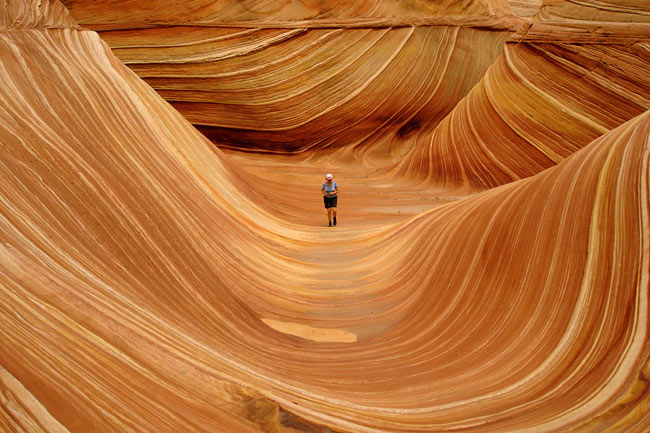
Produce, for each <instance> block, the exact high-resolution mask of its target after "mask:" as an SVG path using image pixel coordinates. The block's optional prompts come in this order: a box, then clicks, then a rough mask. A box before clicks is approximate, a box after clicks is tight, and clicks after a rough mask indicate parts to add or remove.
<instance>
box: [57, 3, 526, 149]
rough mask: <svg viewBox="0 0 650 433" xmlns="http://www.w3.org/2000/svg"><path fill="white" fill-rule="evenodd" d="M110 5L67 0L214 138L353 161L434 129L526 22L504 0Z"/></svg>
mask: <svg viewBox="0 0 650 433" xmlns="http://www.w3.org/2000/svg"><path fill="white" fill-rule="evenodd" d="M113 3H115V2H111V7H107V6H106V5H105V4H104V2H88V1H70V2H67V5H68V7H70V8H71V10H72V12H73V13H74V15H75V17H76V18H77V19H78V20H79V22H80V23H82V24H83V25H85V26H89V27H90V28H92V29H95V30H101V31H100V35H101V37H102V38H103V39H104V40H105V41H106V42H107V43H108V44H109V45H110V46H111V48H112V49H113V51H114V53H115V54H116V55H117V56H118V58H119V59H120V60H122V61H123V62H124V63H125V64H127V65H128V66H129V67H130V68H131V69H132V70H134V71H135V72H136V73H137V74H138V75H139V76H140V77H141V78H143V79H144V80H146V81H147V83H148V84H150V85H151V86H152V87H153V88H154V89H156V90H157V91H158V92H159V93H160V94H161V95H162V96H163V97H165V99H167V100H168V101H170V102H171V103H172V105H173V106H174V108H176V109H177V110H179V111H180V112H181V113H182V114H183V115H184V116H185V117H186V118H187V119H189V120H190V121H191V122H192V123H193V124H195V125H197V127H198V128H199V130H200V131H201V132H202V133H203V134H205V135H206V136H208V137H209V138H211V139H212V140H213V141H215V142H216V143H218V144H219V146H221V147H234V148H239V149H242V148H243V149H254V150H257V151H264V152H274V153H301V152H305V151H307V150H309V149H318V150H322V149H328V150H332V149H337V148H340V147H348V148H354V151H353V152H352V151H350V149H348V150H346V151H345V152H344V156H343V157H344V158H346V159H349V158H357V159H359V158H364V159H366V160H367V159H369V158H371V157H375V158H378V159H382V160H385V159H386V157H387V156H392V157H396V156H401V155H403V154H404V153H405V152H406V151H408V149H410V148H411V147H412V146H414V145H415V143H417V142H419V141H422V140H424V137H427V136H430V135H431V132H432V130H433V129H434V128H435V126H436V125H437V124H438V123H439V122H440V121H441V120H442V119H443V118H444V117H445V116H446V115H447V114H448V113H449V111H450V110H451V109H452V108H453V107H454V106H455V105H456V104H457V103H458V101H459V100H460V99H461V98H462V97H463V96H465V95H466V94H467V93H468V92H469V90H470V89H471V88H472V87H473V86H474V84H476V82H477V81H479V80H480V78H481V77H482V76H483V74H484V73H485V71H486V69H487V68H488V67H489V65H490V64H492V62H493V61H494V59H495V58H496V57H497V56H498V55H499V53H500V52H501V49H502V44H503V42H504V41H505V39H506V38H507V37H508V36H509V35H510V34H511V33H512V32H513V31H515V30H516V29H517V28H518V27H519V25H520V24H521V20H518V19H516V18H515V17H512V16H510V14H511V12H510V8H509V5H508V4H507V3H506V2H503V1H489V2H488V1H467V2H424V1H410V2H404V1H387V0H383V1H376V2H375V1H373V2H367V1H360V2H308V1H292V2H289V1H274V2H258V1H251V2H240V1H236V2H232V1H230V2H216V3H215V2H213V1H205V0H202V1H196V2H182V3H183V7H184V10H187V12H182V13H179V11H178V9H177V8H175V7H173V6H170V5H169V4H168V2H164V5H163V4H162V3H161V4H160V5H158V6H156V4H152V3H151V2H143V3H141V5H140V6H138V7H136V8H132V7H127V6H120V5H119V4H118V5H113ZM118 3H119V2H118ZM127 3H131V2H127ZM124 11H128V12H126V13H125V12H124ZM459 14H460V15H459ZM432 23H434V24H436V25H431V24H432ZM445 24H456V25H454V26H450V25H445ZM340 125H345V127H344V128H341V126H340ZM387 150H388V151H389V153H388V155H387V153H386V151H387Z"/></svg>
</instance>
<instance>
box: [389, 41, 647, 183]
mask: <svg viewBox="0 0 650 433" xmlns="http://www.w3.org/2000/svg"><path fill="white" fill-rule="evenodd" d="M644 46H645V45H644V44H643V43H636V44H633V45H631V46H629V45H626V46H623V45H604V44H563V43H557V42H556V43H553V44H537V43H523V44H515V43H512V44H511V43H508V44H506V47H505V48H504V52H503V55H502V56H501V57H500V58H499V59H498V60H497V61H496V62H495V63H494V64H493V65H492V66H491V67H490V70H489V71H488V72H487V73H486V75H485V77H484V78H483V79H482V80H481V82H480V83H479V84H478V85H477V86H476V88H474V89H473V90H472V91H471V92H470V93H469V95H468V96H467V97H466V98H465V99H464V100H463V101H461V102H460V103H459V104H458V106H457V107H456V108H455V109H454V112H453V113H452V114H451V115H450V116H448V117H447V118H445V119H444V120H443V122H441V124H440V125H439V126H438V128H437V129H436V130H435V131H434V132H433V134H432V135H431V139H430V142H429V145H428V146H426V145H425V146H422V147H421V148H417V149H415V150H414V151H413V152H412V153H411V154H410V155H409V156H408V157H407V158H406V159H405V161H403V162H402V163H401V168H400V171H401V172H402V173H404V174H405V175H413V174H417V173H418V172H419V173H422V174H423V175H424V178H425V179H428V180H429V181H430V182H434V183H438V184H448V185H458V184H464V185H469V187H470V188H479V189H480V188H489V187H492V186H496V185H499V184H503V183H507V182H510V181H512V180H516V179H521V178H525V177H527V176H530V175H533V174H535V173H538V172H539V171H540V170H543V169H544V168H547V167H550V166H551V165H553V164H556V163H558V162H559V161H561V160H563V159H564V158H566V157H567V156H569V155H571V154H572V153H573V152H575V151H576V150H578V149H580V148H581V147H583V146H584V145H586V144H587V143H589V142H591V141H592V140H594V139H595V138H597V137H599V136H600V135H602V134H603V133H605V132H607V131H608V130H610V129H611V128H614V127H616V126H618V125H620V124H622V123H623V122H625V121H626V120H628V119H630V118H631V117H633V116H635V115H638V114H640V113H643V112H644V111H646V110H647V109H648V108H650V91H649V89H650V81H649V80H650V78H649V76H648V74H647V73H645V71H647V68H648V57H647V55H646V54H644V49H643V47H644Z"/></svg>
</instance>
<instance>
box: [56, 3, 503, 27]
mask: <svg viewBox="0 0 650 433" xmlns="http://www.w3.org/2000/svg"><path fill="white" fill-rule="evenodd" d="M63 3H64V4H65V6H66V7H67V8H68V9H70V10H71V11H72V13H73V15H74V16H75V17H77V20H78V21H79V22H80V23H82V24H84V25H89V26H93V25H105V24H118V23H122V24H125V23H129V24H130V25H132V26H134V25H135V26H138V25H142V24H147V23H149V24H153V23H155V24H181V23H183V24H199V23H201V24H206V25H212V24H223V23H228V22H246V21H301V20H323V19H336V20H345V19H351V20H356V19H359V18H391V17H421V16H441V15H443V16H444V15H499V16H502V15H512V10H511V9H510V5H509V2H508V1H507V0H462V1H455V0H438V1H428V0H406V1H404V0H362V1H354V2H339V1H314V0H271V1H264V2H260V1H258V0H244V1H238V0H227V1H219V2H215V1H213V0H190V1H161V0H157V1H148V2H132V1H128V0H118V1H114V0H112V1H107V0H100V1H88V0H64V1H63Z"/></svg>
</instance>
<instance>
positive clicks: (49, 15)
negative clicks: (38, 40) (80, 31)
mask: <svg viewBox="0 0 650 433" xmlns="http://www.w3.org/2000/svg"><path fill="white" fill-rule="evenodd" d="M76 26H77V24H76V23H75V20H74V19H73V18H72V16H71V15H70V12H69V11H68V10H67V9H66V8H65V7H64V6H63V5H62V4H61V2H59V0H25V1H3V2H2V3H0V30H6V29H9V28H12V29H23V28H41V27H45V28H71V27H76Z"/></svg>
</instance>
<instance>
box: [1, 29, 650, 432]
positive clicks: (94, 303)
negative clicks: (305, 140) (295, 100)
mask: <svg viewBox="0 0 650 433" xmlns="http://www.w3.org/2000/svg"><path fill="white" fill-rule="evenodd" d="M52 71H56V74H53V73H52ZM0 77H1V80H2V82H3V83H6V85H4V86H2V87H0V137H2V141H1V142H2V147H3V152H2V159H1V160H0V181H1V182H2V185H3V188H2V189H0V239H1V240H2V241H1V242H0V323H2V326H0V340H1V341H2V342H3V344H2V345H0V365H1V366H2V370H0V387H2V393H1V395H2V396H3V397H2V398H3V400H1V401H0V402H1V404H0V407H2V411H1V412H0V415H1V416H2V417H3V418H2V422H3V424H2V425H10V426H11V428H14V426H16V425H19V427H17V428H23V427H20V423H17V422H15V420H13V419H10V418H11V417H14V416H24V417H25V419H32V420H38V421H35V422H34V423H39V426H41V427H42V428H43V430H46V431H57V430H56V429H60V426H62V427H63V428H65V429H67V430H69V431H71V432H86V431H111V432H113V431H135V432H151V431H169V432H177V431H187V432H189V431H215V432H221V431H228V432H240V431H241V432H247V431H249V432H252V431H279V432H295V431H301V430H302V431H328V429H329V430H331V431H349V432H417V431H427V432H430V431H449V430H454V431H483V432H504V431H535V432H555V431H576V432H577V431H580V432H585V431H594V432H595V431H604V430H605V431H606V430H610V431H629V432H644V431H647V430H648V429H649V428H650V419H649V418H648V417H647V408H648V405H649V402H650V390H649V389H648V387H647V382H648V377H650V364H649V363H648V360H649V356H650V343H649V341H648V332H649V323H648V309H649V308H648V307H649V306H648V301H649V299H648V297H649V291H648V289H649V275H648V273H649V267H648V263H649V257H648V254H649V250H650V249H649V243H648V242H649V239H648V238H649V235H650V223H649V212H650V209H649V207H648V206H649V200H648V197H649V185H648V181H649V178H648V174H649V171H648V164H649V161H648V159H649V155H650V151H649V146H650V143H649V142H648V137H649V136H650V112H646V113H644V114H642V115H640V116H638V117H636V118H634V119H631V120H630V121H628V122H626V123H625V124H624V125H622V126H621V127H619V128H617V129H616V130H614V131H611V132H610V133H607V134H605V135H603V136H601V137H600V138H598V139H597V140H595V141H593V142H592V143H591V144H590V145H588V146H586V147H584V148H583V149H582V150H581V151H579V152H576V153H575V154H574V155H572V156H571V157H569V158H567V159H566V160H564V161H562V162H561V163H559V164H558V165H557V166H555V167H553V168H551V169H548V170H545V171H543V172H542V173H540V174H539V175H537V176H534V177H531V178H529V179H525V180H522V181H519V182H515V183H511V184H509V185H505V186H502V187H500V188H496V189H493V190H490V191H486V192H483V193H480V194H476V195H474V196H472V197H470V198H467V199H465V200H460V201H457V202H455V203H450V204H447V205H445V206H441V207H438V208H435V209H432V210H430V211H428V212H425V213H422V214H419V215H417V216H415V217H413V218H410V219H407V220H405V221H403V222H401V223H399V224H393V225H388V226H380V227H367V226H365V227H359V228H356V229H354V228H353V229H345V228H344V227H343V231H342V232H335V231H332V230H331V229H330V231H327V230H328V229H327V228H322V229H321V228H314V227H307V226H301V225H298V224H295V223H292V222H291V221H288V220H281V219H278V218H276V217H274V216H273V215H272V214H271V213H270V212H267V211H266V210H265V208H267V207H269V204H268V202H269V201H270V200H269V198H272V197H273V193H274V192H275V191H270V192H266V191H265V188H267V187H268V183H266V182H265V181H264V179H258V180H257V182H252V183H251V182H249V179H250V178H249V176H247V175H243V174H241V173H239V170H238V169H237V167H236V166H235V165H234V164H232V163H231V162H229V161H228V159H227V158H225V157H224V155H223V154H222V153H221V152H220V151H219V150H217V149H215V148H214V147H213V145H212V144H211V143H210V142H209V141H208V140H206V139H205V138H203V137H201V136H200V134H198V133H197V132H196V130H194V129H193V128H192V127H191V125H190V124H189V123H188V122H187V121H186V120H184V119H183V118H182V117H181V116H180V115H179V114H178V113H176V112H175V111H173V110H172V109H171V108H170V106H169V105H168V104H167V103H165V102H164V101H163V100H162V99H161V98H160V97H159V96H158V95H156V94H155V92H153V90H151V89H150V88H148V87H147V86H146V85H144V84H143V82H141V81H140V80H139V79H138V78H137V77H136V76H135V74H133V73H131V72H130V71H129V70H128V69H126V68H125V67H123V66H122V65H121V64H120V63H119V62H118V61H117V59H116V58H115V57H113V56H112V54H111V52H110V50H109V49H108V47H107V46H106V45H105V44H103V43H102V41H101V40H100V39H99V37H98V36H97V34H95V33H93V32H90V31H83V30H71V29H56V30H40V29H39V30H22V31H5V32H0ZM396 182H397V181H396ZM374 183H376V182H375V181H374V179H371V180H369V181H368V185H372V184H374ZM311 193H312V192H311V191H309V192H303V193H302V195H300V194H297V195H296V196H295V197H294V199H295V200H296V201H301V200H307V199H308V197H309V196H310V194H311ZM264 194H268V195H267V196H266V197H265V196H264ZM265 198H266V199H265ZM355 205H357V206H358V205H363V204H362V203H361V204H359V203H357V204H355V203H350V206H355ZM340 228H342V227H337V229H336V230H338V229H340ZM337 233H338V234H337ZM4 371H7V372H8V373H9V374H10V376H11V377H9V376H8V375H7V374H5V373H4ZM14 379H15V380H14ZM16 381H18V382H20V383H16ZM17 394H21V396H20V398H18V399H17V398H15V397H11V395H17ZM29 394H31V396H30V395H29ZM6 396H9V397H6ZM11 399H13V402H12V401H11ZM18 400H19V401H18ZM8 401H9V402H8ZM43 410H45V411H47V413H44V412H43ZM20 413H22V414H24V415H20ZM15 414H18V415H15ZM12 422H13V424H11V423H12ZM26 422H27V421H26ZM25 425H27V424H25ZM24 429H25V430H26V429H27V428H24Z"/></svg>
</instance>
